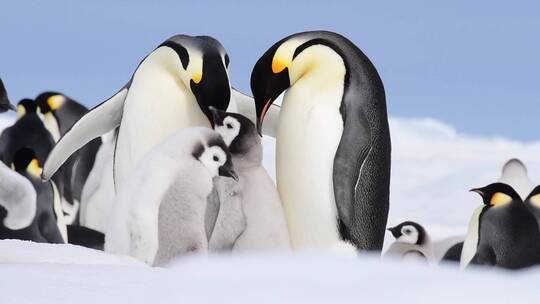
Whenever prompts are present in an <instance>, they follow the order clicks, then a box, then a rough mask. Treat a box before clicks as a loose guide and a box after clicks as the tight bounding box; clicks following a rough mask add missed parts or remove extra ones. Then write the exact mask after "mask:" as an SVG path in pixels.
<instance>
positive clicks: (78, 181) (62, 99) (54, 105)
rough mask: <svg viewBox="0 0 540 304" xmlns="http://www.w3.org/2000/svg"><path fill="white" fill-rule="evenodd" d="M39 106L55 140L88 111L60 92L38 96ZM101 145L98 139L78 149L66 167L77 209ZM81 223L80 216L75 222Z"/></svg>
mask: <svg viewBox="0 0 540 304" xmlns="http://www.w3.org/2000/svg"><path fill="white" fill-rule="evenodd" d="M36 104H37V106H38V109H39V110H40V112H41V114H42V119H43V122H44V124H45V127H46V128H47V130H49V132H51V134H52V135H53V137H54V138H55V140H56V141H58V140H59V139H60V136H62V135H64V134H66V132H67V131H68V130H69V129H70V128H71V127H72V126H73V124H75V122H77V120H79V119H80V118H81V117H83V116H84V115H85V114H86V113H88V109H87V108H86V107H85V106H83V105H82V104H80V103H78V102H77V101H75V100H74V99H72V98H70V97H68V96H66V95H64V94H62V93H58V92H44V93H41V94H39V95H38V96H37V97H36ZM100 145H101V139H100V138H96V139H93V140H92V141H90V142H89V143H88V144H86V145H85V146H84V147H82V148H81V149H79V151H77V152H76V153H74V155H72V156H71V157H70V158H69V159H68V160H67V161H66V163H65V164H64V166H65V167H66V170H65V171H66V172H67V173H69V174H68V176H66V178H67V181H69V182H66V184H69V192H70V197H69V200H70V201H71V202H72V203H73V205H74V207H73V208H75V209H77V210H78V209H79V207H78V206H79V205H80V202H81V196H82V189H83V187H84V184H85V183H86V180H87V178H88V175H89V174H90V171H91V170H92V168H93V166H94V161H95V158H96V154H97V151H98V149H99V147H100ZM73 220H74V221H75V222H76V221H77V220H78V216H77V214H76V215H75V217H74V219H73Z"/></svg>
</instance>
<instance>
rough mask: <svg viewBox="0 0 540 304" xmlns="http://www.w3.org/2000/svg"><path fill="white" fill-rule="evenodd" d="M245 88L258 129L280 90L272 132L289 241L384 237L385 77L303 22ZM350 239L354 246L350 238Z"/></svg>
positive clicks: (367, 244)
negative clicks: (250, 96)
mask: <svg viewBox="0 0 540 304" xmlns="http://www.w3.org/2000/svg"><path fill="white" fill-rule="evenodd" d="M251 89H252V92H253V95H254V98H255V105H256V109H257V127H258V129H259V130H260V129H261V127H262V125H263V121H264V119H265V115H266V113H267V111H268V109H269V107H270V105H271V104H272V103H273V102H274V101H275V100H276V99H277V98H278V96H280V95H281V94H282V93H283V92H284V91H286V92H285V95H284V97H283V102H282V106H281V110H280V113H279V122H278V124H277V135H276V140H277V141H276V173H277V176H276V178H277V187H278V190H279V194H280V197H281V200H282V202H283V205H284V209H285V213H286V217H287V222H288V227H289V231H290V236H291V241H292V245H293V247H294V248H296V249H323V250H326V249H331V248H335V247H338V246H339V247H343V246H340V245H342V244H343V241H345V242H346V243H347V244H350V243H352V244H353V245H354V247H355V248H350V250H351V252H352V251H355V250H354V249H357V250H378V251H380V250H381V249H382V246H383V241H384V235H385V228H386V221H387V217H388V209H389V186H390V151H391V144H390V132H389V127H388V117H387V111H386V98H385V92H384V87H383V83H382V81H381V79H380V77H379V74H378V73H377V70H376V69H375V67H374V66H373V64H372V63H371V61H370V60H369V59H368V57H367V56H366V55H365V54H364V53H362V51H361V50H360V49H359V48H358V47H357V46H355V45H354V44H353V43H352V42H351V41H350V40H348V39H347V38H345V37H343V36H341V35H339V34H336V33H332V32H326V31H314V32H303V33H298V34H294V35H291V36H289V37H286V38H284V39H282V40H280V41H279V42H277V43H276V44H274V45H273V46H272V47H271V48H270V49H269V50H268V51H266V53H265V54H264V55H263V56H262V57H261V58H260V59H259V60H258V61H257V63H256V65H255V67H254V68H253V72H252V74H251ZM350 247H353V246H350Z"/></svg>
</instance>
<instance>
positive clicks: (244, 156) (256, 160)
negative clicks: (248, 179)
mask: <svg viewBox="0 0 540 304" xmlns="http://www.w3.org/2000/svg"><path fill="white" fill-rule="evenodd" d="M262 158H263V153H262V145H261V141H260V139H259V140H258V141H257V142H254V143H252V144H251V145H250V147H249V148H248V149H247V152H244V153H236V154H232V162H233V165H234V167H235V168H238V169H239V170H245V169H250V168H255V167H260V166H261V164H262Z"/></svg>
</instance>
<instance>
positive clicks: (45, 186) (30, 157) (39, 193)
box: [0, 148, 67, 243]
mask: <svg viewBox="0 0 540 304" xmlns="http://www.w3.org/2000/svg"><path fill="white" fill-rule="evenodd" d="M11 166H12V168H13V170H15V171H16V172H17V173H18V174H20V175H22V176H23V177H25V178H26V179H27V180H28V181H29V182H30V183H31V186H33V188H32V189H31V191H33V193H30V194H29V196H31V197H33V198H34V200H35V201H34V203H33V204H34V205H33V207H31V206H30V205H29V203H28V202H24V201H20V202H18V203H19V204H25V205H27V208H28V209H27V210H26V212H28V213H33V216H32V221H31V224H30V225H28V226H26V227H24V228H22V229H18V230H17V229H13V230H12V229H10V228H7V227H2V228H1V229H0V238H15V239H23V240H31V241H35V242H41V243H64V242H65V240H67V235H66V226H65V223H64V222H63V213H62V208H61V206H60V199H59V194H58V191H57V190H56V186H55V185H54V183H53V182H47V183H43V182H42V181H41V178H40V175H41V166H40V163H39V161H38V159H37V158H36V154H35V153H34V151H33V150H31V149H28V148H23V149H20V150H18V151H17V152H15V153H14V156H13V162H12V164H11ZM12 182H13V181H12ZM13 190H15V189H12V191H13ZM26 190H27V191H28V189H26ZM21 207H22V206H21ZM8 216H9V213H8Z"/></svg>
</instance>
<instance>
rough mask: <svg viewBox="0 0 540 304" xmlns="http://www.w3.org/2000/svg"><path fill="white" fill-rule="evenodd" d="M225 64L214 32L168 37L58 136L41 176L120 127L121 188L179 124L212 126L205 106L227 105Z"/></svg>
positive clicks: (117, 170) (117, 174) (117, 178)
mask: <svg viewBox="0 0 540 304" xmlns="http://www.w3.org/2000/svg"><path fill="white" fill-rule="evenodd" d="M228 65H229V57H228V55H227V53H226V52H225V49H224V48H223V46H222V45H221V44H220V43H219V42H218V41H217V40H215V39H214V38H212V37H208V36H187V35H176V36H173V37H171V38H169V39H168V40H166V41H165V42H163V43H162V44H160V45H159V46H158V47H157V48H156V49H155V50H154V51H152V52H151V53H150V54H149V55H148V56H146V58H144V59H143V61H142V62H141V63H140V64H139V66H138V67H137V69H136V70H135V73H134V74H133V76H132V78H131V79H130V81H129V82H128V83H127V84H126V85H125V86H124V87H123V88H122V89H120V91H119V92H118V93H116V94H115V95H114V96H112V97H111V98H110V99H108V100H107V101H105V102H103V103H102V104H100V105H98V106H97V107H95V108H94V109H92V110H91V111H90V112H88V113H87V114H86V115H84V116H83V117H82V118H81V119H80V120H79V121H77V122H76V123H75V124H74V125H73V127H72V128H71V130H70V131H69V132H67V133H66V134H65V135H64V136H63V137H62V138H61V139H60V141H59V142H58V144H57V145H56V147H55V149H54V150H53V152H52V153H51V156H50V157H49V159H48V161H47V163H46V164H45V168H44V174H43V178H44V179H48V178H50V176H51V175H52V174H53V173H54V172H55V171H56V169H57V168H58V167H59V166H60V165H61V164H62V163H63V162H64V161H65V160H66V159H67V157H68V156H69V155H71V154H72V153H73V152H74V151H76V150H77V149H79V148H80V147H82V145H84V144H86V143H87V142H88V141H90V140H91V139H93V138H96V137H98V136H100V135H102V134H104V133H106V132H109V131H111V130H113V129H114V128H117V127H118V128H119V133H118V137H117V140H116V147H115V153H114V182H115V186H116V188H117V189H116V190H119V187H121V185H122V183H123V181H124V180H126V179H127V178H128V177H129V176H130V175H131V173H132V172H133V170H134V169H135V167H136V165H137V164H138V163H139V161H140V160H141V158H142V157H143V155H145V154H146V153H147V152H148V151H149V150H150V149H151V148H153V147H154V146H155V145H157V144H159V143H160V142H162V141H163V140H164V139H165V138H167V137H168V136H170V135H171V134H172V133H174V132H175V131H177V130H179V129H183V128H186V127H194V126H205V127H210V120H211V116H210V111H209V110H208V107H209V106H214V107H216V108H218V109H222V110H225V109H227V107H228V105H229V101H230V99H231V87H230V84H229V78H228V71H227V68H228Z"/></svg>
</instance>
